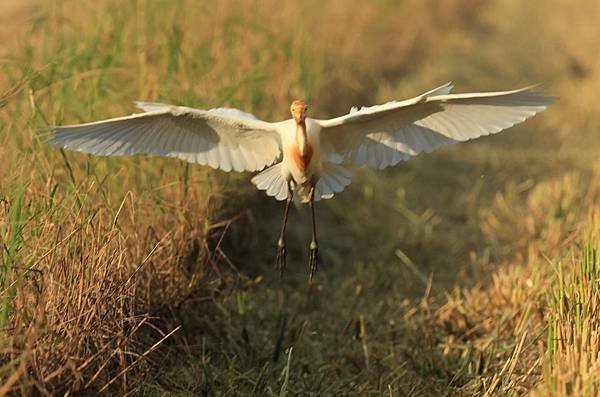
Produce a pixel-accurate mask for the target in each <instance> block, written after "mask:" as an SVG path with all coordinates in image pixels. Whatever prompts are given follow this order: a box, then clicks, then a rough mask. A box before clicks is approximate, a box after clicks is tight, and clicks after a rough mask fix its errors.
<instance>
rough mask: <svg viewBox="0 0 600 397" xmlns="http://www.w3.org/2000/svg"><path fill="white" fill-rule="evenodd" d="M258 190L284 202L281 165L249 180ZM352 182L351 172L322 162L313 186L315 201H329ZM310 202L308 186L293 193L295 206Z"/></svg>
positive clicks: (286, 188) (284, 184)
mask: <svg viewBox="0 0 600 397" xmlns="http://www.w3.org/2000/svg"><path fill="white" fill-rule="evenodd" d="M251 181H252V183H254V184H255V185H256V187H257V188H258V189H259V190H264V191H265V193H266V194H267V195H268V196H271V197H274V198H275V199H277V200H280V201H282V200H285V199H286V198H287V195H288V186H287V180H286V179H285V177H284V175H283V169H282V164H281V163H279V164H275V165H273V166H271V167H269V168H267V169H265V170H263V171H262V172H260V173H258V174H257V175H256V176H254V178H252V179H251ZM350 182H352V172H351V171H350V170H348V169H347V168H344V167H342V166H341V165H338V164H334V163H331V162H328V161H326V162H324V163H323V169H322V170H321V177H320V179H319V181H318V182H317V185H316V186H315V201H319V200H322V199H330V198H332V197H333V195H334V194H335V193H340V192H341V191H343V190H344V189H345V188H346V186H348V185H350ZM309 200H310V185H309V184H306V185H300V186H298V187H297V188H296V191H295V193H294V201H295V202H296V204H300V203H307V202H308V201H309Z"/></svg>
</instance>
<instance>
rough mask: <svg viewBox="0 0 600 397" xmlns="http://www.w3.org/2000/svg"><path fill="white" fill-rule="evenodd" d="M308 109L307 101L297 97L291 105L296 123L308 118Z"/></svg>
mask: <svg viewBox="0 0 600 397" xmlns="http://www.w3.org/2000/svg"><path fill="white" fill-rule="evenodd" d="M307 111H308V106H306V102H304V101H303V100H302V99H296V100H295V101H294V102H292V105H291V106H290V112H291V113H292V117H293V118H294V120H296V123H298V124H300V123H302V122H303V121H304V119H306V112H307Z"/></svg>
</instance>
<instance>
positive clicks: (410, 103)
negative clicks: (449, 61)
mask: <svg viewBox="0 0 600 397" xmlns="http://www.w3.org/2000/svg"><path fill="white" fill-rule="evenodd" d="M451 88H452V86H451V85H450V84H449V83H448V84H446V85H444V86H441V87H439V88H436V89H434V90H432V91H429V92H426V93H425V94H422V95H419V96H417V97H415V98H412V99H407V100H404V101H400V102H389V103H386V104H383V105H376V106H371V107H366V108H362V109H360V110H357V109H356V108H353V109H352V110H351V111H350V113H349V114H347V115H345V116H341V117H337V118H334V119H330V120H318V122H319V123H320V125H321V127H322V145H323V147H324V153H325V156H326V157H327V158H329V159H330V161H334V160H333V159H334V158H337V159H339V158H342V159H343V160H342V162H347V163H351V164H355V165H363V164H366V165H368V166H370V167H373V168H385V167H389V166H392V165H395V164H397V163H398V162H400V161H402V160H407V159H408V158H409V157H410V156H414V155H416V154H418V153H421V152H431V151H432V150H435V149H437V148H439V147H441V146H444V145H448V144H452V143H456V142H463V141H467V140H470V139H474V138H478V137H480V136H485V135H490V134H495V133H497V132H500V131H502V130H503V129H506V128H509V127H511V126H513V125H515V124H517V123H520V122H523V121H525V120H526V119H527V118H529V117H531V116H533V115H535V114H536V113H538V112H541V111H543V110H544V109H546V108H547V107H548V106H549V105H550V104H551V103H552V102H553V98H551V97H548V96H544V95H542V94H540V93H537V92H535V91H534V90H533V88H532V87H527V88H522V89H519V90H514V91H500V92H487V93H469V94H450V89H451ZM337 162H338V163H339V162H340V161H339V160H338V161H337Z"/></svg>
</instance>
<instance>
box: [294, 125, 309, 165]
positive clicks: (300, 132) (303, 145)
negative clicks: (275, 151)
mask: <svg viewBox="0 0 600 397" xmlns="http://www.w3.org/2000/svg"><path fill="white" fill-rule="evenodd" d="M296 144H297V145H298V150H299V151H300V154H301V155H302V156H304V155H305V154H306V152H307V151H308V137H307V135H306V122H305V121H304V120H302V121H300V122H296Z"/></svg>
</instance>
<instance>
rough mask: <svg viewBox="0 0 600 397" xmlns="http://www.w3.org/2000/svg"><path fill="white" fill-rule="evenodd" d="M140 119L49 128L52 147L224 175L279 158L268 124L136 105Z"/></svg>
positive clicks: (226, 114)
mask: <svg viewBox="0 0 600 397" xmlns="http://www.w3.org/2000/svg"><path fill="white" fill-rule="evenodd" d="M136 104H137V106H138V107H139V108H141V109H142V110H145V112H144V113H139V114H133V115H131V116H125V117H118V118H114V119H108V120H102V121H98V122H94V123H87V124H79V125H73V126H64V127H54V128H53V129H52V131H53V132H54V139H53V144H54V146H56V147H59V148H63V149H68V150H76V151H79V152H85V153H92V154H96V155H100V156H127V155H133V154H137V153H153V154H159V155H163V156H169V157H176V158H179V159H181V160H185V161H189V162H191V163H198V164H203V165H208V166H210V167H213V168H218V169H221V170H224V171H231V170H235V171H257V170H261V169H263V168H264V167H265V166H267V165H269V164H272V163H273V162H274V161H275V160H276V159H277V158H278V157H279V156H280V153H281V149H280V146H281V141H280V138H279V135H278V134H277V132H276V128H275V126H274V124H273V123H267V122H264V121H260V120H258V119H256V117H254V116H253V115H251V114H249V113H244V112H242V111H239V110H237V109H224V108H219V109H211V110H199V109H192V108H188V107H183V106H173V105H166V104H160V103H146V102H137V103H136Z"/></svg>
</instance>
